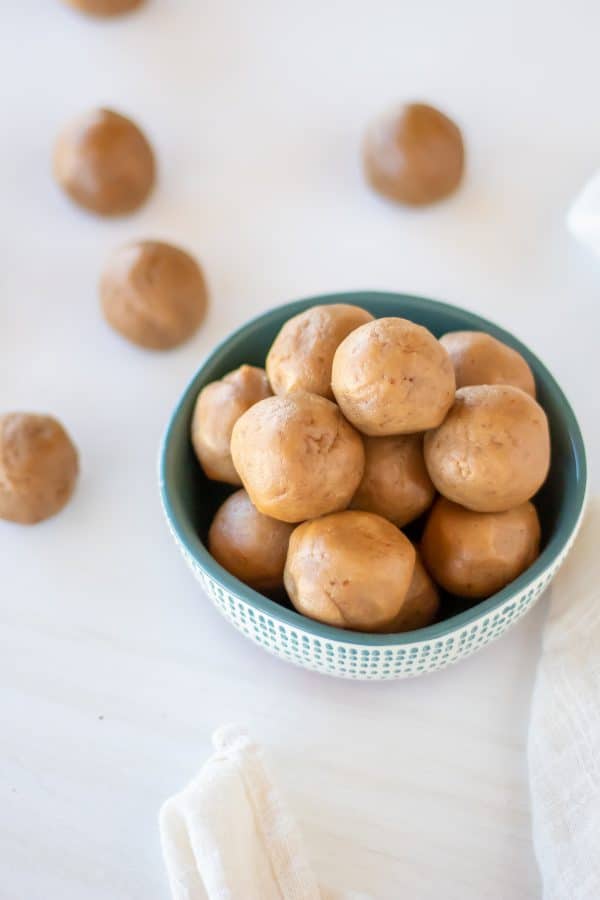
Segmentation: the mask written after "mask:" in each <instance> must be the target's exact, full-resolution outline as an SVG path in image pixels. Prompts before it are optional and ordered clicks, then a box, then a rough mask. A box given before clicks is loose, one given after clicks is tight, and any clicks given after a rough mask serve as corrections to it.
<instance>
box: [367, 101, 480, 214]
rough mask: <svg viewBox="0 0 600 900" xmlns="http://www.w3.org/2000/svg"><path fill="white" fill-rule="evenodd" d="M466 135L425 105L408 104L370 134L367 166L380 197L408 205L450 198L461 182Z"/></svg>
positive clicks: (439, 113)
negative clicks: (463, 135)
mask: <svg viewBox="0 0 600 900" xmlns="http://www.w3.org/2000/svg"><path fill="white" fill-rule="evenodd" d="M464 163H465V149H464V144H463V139H462V135H461V133H460V130H459V128H458V127H457V126H456V125H455V124H454V122H453V121H452V120H451V119H449V118H448V117H447V116H445V115H444V114H443V113H441V112H440V111H439V110H437V109H434V107H433V106H428V105H427V104H425V103H410V104H408V105H406V106H403V107H401V108H400V109H399V110H395V111H394V112H391V113H388V114H387V115H385V116H382V117H381V118H380V119H379V120H378V121H376V122H374V123H373V125H372V126H371V127H370V128H369V130H368V131H367V135H366V138H365V143H364V148H363V165H364V170H365V175H366V178H367V181H368V182H369V184H370V185H371V187H372V188H374V189H375V190H376V191H377V192H378V193H379V194H382V195H383V196H384V197H387V198H388V199H389V200H394V201H395V202H396V203H405V204H408V205H409V206H424V205H426V204H429V203H435V202H437V201H438V200H442V199H443V198H444V197H447V196H448V195H449V194H451V193H452V192H453V191H455V190H456V188H457V187H458V185H459V184H460V182H461V179H462V175H463V170H464Z"/></svg>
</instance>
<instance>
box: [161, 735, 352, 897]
mask: <svg viewBox="0 0 600 900" xmlns="http://www.w3.org/2000/svg"><path fill="white" fill-rule="evenodd" d="M213 744H214V747H215V751H216V752H215V753H214V755H213V756H211V757H210V759H209V760H208V762H207V763H206V764H205V765H204V767H203V768H202V770H201V771H200V774H199V775H198V776H197V777H196V778H195V779H194V780H193V781H192V782H191V784H189V785H188V787H186V788H185V790H183V791H182V792H181V793H180V794H177V795H176V796H175V797H173V798H171V799H170V800H168V801H167V802H166V803H165V805H164V806H163V808H162V810H161V813H160V832H161V841H162V847H163V855H164V858H165V863H166V866H167V871H168V875H169V882H170V886H171V896H172V898H173V900H369V898H368V897H366V895H364V894H356V893H336V892H334V891H329V890H326V889H324V888H322V887H319V884H318V882H317V879H316V876H315V874H314V872H313V870H312V868H311V865H310V862H309V860H308V857H307V855H306V851H305V848H304V843H303V841H302V837H301V835H300V832H299V830H298V827H297V825H296V822H295V821H294V818H293V817H292V815H291V814H290V812H289V810H288V809H287V808H286V805H285V803H284V801H283V799H282V797H281V796H280V794H279V791H278V790H277V788H276V787H275V786H274V784H273V782H272V781H271V778H270V777H269V774H268V772H267V771H266V769H265V765H264V762H263V756H262V752H261V750H260V748H259V747H258V746H257V744H255V743H254V742H253V741H252V740H251V739H250V738H249V737H248V735H247V734H246V733H245V732H244V731H243V730H242V729H240V728H238V727H237V726H226V727H225V728H221V729H219V730H218V731H217V732H216V733H215V734H214V736H213Z"/></svg>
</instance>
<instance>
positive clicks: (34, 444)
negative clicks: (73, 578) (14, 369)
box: [0, 413, 79, 525]
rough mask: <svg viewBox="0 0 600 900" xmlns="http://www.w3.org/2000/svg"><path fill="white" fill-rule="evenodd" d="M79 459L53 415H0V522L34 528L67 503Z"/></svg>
mask: <svg viewBox="0 0 600 900" xmlns="http://www.w3.org/2000/svg"><path fill="white" fill-rule="evenodd" d="M78 472H79V460H78V456H77V450H76V449H75V447H74V445H73V443H72V441H71V439H70V437H69V435H68V434H67V432H66V431H65V429H64V428H63V426H62V425H61V424H60V422H57V421H56V419H53V418H52V417H51V416H41V415H34V414H32V413H8V414H7V415H4V416H0V519H8V520H9V521H10V522H18V523H19V524H21V525H34V524H35V523H36V522H41V521H43V520H44V519H48V518H50V516H53V515H55V514H56V513H57V512H59V511H60V510H61V509H62V508H63V506H65V504H66V503H67V501H68V500H69V499H70V497H71V494H72V493H73V490H74V488H75V482H76V481H77V475H78Z"/></svg>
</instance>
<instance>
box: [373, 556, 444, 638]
mask: <svg viewBox="0 0 600 900" xmlns="http://www.w3.org/2000/svg"><path fill="white" fill-rule="evenodd" d="M439 609H440V592H439V591H438V589H437V587H436V586H435V584H434V582H433V581H432V580H431V578H430V577H429V574H428V572H427V569H426V568H425V566H424V565H423V562H422V560H421V557H420V556H419V554H418V553H417V556H416V559H415V568H414V571H413V577H412V579H411V582H410V585H409V588H408V592H407V594H406V597H405V598H404V603H403V604H402V607H401V609H400V612H399V613H398V615H397V616H396V618H395V619H393V620H392V621H391V622H390V623H389V624H388V625H386V626H384V627H383V628H381V629H380V631H381V632H382V633H383V634H400V633H401V632H402V631H415V630H416V629H417V628H426V627H427V626H428V625H431V623H432V622H433V621H435V619H436V617H437V614H438V612H439Z"/></svg>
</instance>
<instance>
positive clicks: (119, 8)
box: [65, 0, 144, 17]
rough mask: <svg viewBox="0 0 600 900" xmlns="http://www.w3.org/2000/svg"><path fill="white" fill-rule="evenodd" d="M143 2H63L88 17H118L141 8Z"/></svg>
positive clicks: (103, 0) (102, 0)
mask: <svg viewBox="0 0 600 900" xmlns="http://www.w3.org/2000/svg"><path fill="white" fill-rule="evenodd" d="M143 2H144V0H65V3H67V4H68V5H69V6H74V7H75V9H79V10H81V12H84V13H87V14H88V15H90V16H102V17H106V16H120V15H122V14H123V13H128V12H131V11H132V10H134V9H137V8H138V6H141V5H142V3H143Z"/></svg>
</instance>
